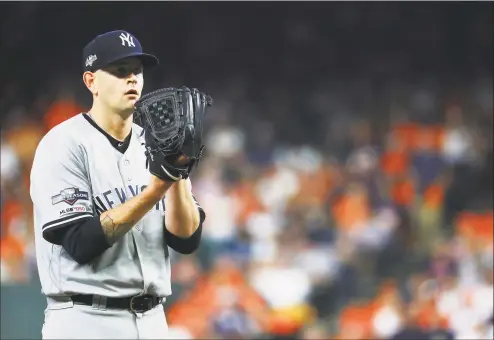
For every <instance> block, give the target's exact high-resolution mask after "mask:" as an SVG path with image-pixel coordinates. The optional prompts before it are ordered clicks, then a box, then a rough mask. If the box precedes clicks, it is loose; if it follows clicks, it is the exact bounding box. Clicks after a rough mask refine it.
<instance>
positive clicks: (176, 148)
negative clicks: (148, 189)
mask: <svg viewBox="0 0 494 340" xmlns="http://www.w3.org/2000/svg"><path fill="white" fill-rule="evenodd" d="M212 104H213V101H212V99H211V97H210V96H208V95H206V94H204V93H201V92H199V90H197V89H189V88H187V87H182V88H163V89H160V90H156V91H153V92H151V93H148V94H146V95H144V96H142V97H141V98H140V99H139V101H138V102H137V103H136V105H135V113H134V122H135V123H136V124H138V125H140V126H141V127H142V128H143V134H144V143H143V144H144V146H145V148H146V151H145V154H146V158H147V161H146V163H147V164H146V167H148V168H149V171H150V172H151V173H152V174H153V175H155V176H156V177H158V178H161V179H163V180H165V181H172V182H176V181H179V180H181V179H186V178H188V177H189V175H190V173H191V172H192V170H193V169H194V167H196V166H197V164H198V162H199V160H200V158H201V156H202V151H203V149H204V144H202V129H203V120H204V116H205V114H206V110H207V108H208V107H209V106H211V105H212Z"/></svg>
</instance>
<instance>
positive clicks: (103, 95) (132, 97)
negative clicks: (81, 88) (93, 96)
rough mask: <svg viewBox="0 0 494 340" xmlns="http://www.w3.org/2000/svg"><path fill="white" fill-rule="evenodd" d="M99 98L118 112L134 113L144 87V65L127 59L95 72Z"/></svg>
mask: <svg viewBox="0 0 494 340" xmlns="http://www.w3.org/2000/svg"><path fill="white" fill-rule="evenodd" d="M94 80H95V86H96V89H97V96H98V97H99V99H100V100H101V101H103V102H104V103H105V105H106V106H108V107H110V108H111V109H113V110H115V111H117V112H132V111H133V110H134V105H135V103H136V102H137V100H138V99H139V98H140V97H141V93H142V88H143V86H144V79H143V72H142V63H141V61H140V60H139V59H138V58H127V59H123V60H120V61H118V62H115V63H113V64H110V65H108V66H107V67H105V68H104V69H102V70H98V71H96V72H95V79H94Z"/></svg>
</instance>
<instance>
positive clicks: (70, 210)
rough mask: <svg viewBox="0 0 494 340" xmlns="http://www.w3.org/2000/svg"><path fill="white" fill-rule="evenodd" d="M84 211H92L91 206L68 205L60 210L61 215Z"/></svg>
mask: <svg viewBox="0 0 494 340" xmlns="http://www.w3.org/2000/svg"><path fill="white" fill-rule="evenodd" d="M82 212H92V210H91V208H89V207H86V206H85V205H74V206H72V207H67V208H64V209H62V210H60V217H62V216H65V215H68V214H73V213H82Z"/></svg>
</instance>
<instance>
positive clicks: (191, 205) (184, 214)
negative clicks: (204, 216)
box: [165, 180, 200, 238]
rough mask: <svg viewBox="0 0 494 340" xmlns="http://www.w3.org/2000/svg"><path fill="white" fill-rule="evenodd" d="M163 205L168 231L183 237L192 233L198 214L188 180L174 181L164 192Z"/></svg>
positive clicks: (197, 220) (195, 227)
mask: <svg viewBox="0 0 494 340" xmlns="http://www.w3.org/2000/svg"><path fill="white" fill-rule="evenodd" d="M165 206H166V211H165V224H166V228H167V229H168V231H169V232H171V233H172V234H174V235H176V236H179V237H184V238H186V237H190V236H191V235H192V234H194V232H195V231H196V230H197V227H198V226H199V223H200V215H199V210H198V209H197V206H196V203H195V201H194V197H193V196H192V193H191V190H190V183H189V182H187V181H186V180H181V181H178V182H177V183H175V184H174V185H173V186H172V187H171V188H170V189H169V190H168V192H167V193H166V197H165Z"/></svg>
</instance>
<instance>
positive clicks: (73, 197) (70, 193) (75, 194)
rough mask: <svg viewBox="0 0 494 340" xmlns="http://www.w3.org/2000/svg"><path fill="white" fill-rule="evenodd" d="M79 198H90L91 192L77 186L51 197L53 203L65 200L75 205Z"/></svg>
mask: <svg viewBox="0 0 494 340" xmlns="http://www.w3.org/2000/svg"><path fill="white" fill-rule="evenodd" d="M78 200H85V201H88V200H89V194H88V193H87V192H86V191H80V190H79V189H77V188H67V189H63V190H62V191H60V194H58V195H55V196H52V197H51V203H52V204H53V205H55V204H57V203H60V202H65V203H67V204H70V205H73V204H74V203H75V202H77V201H78Z"/></svg>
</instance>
